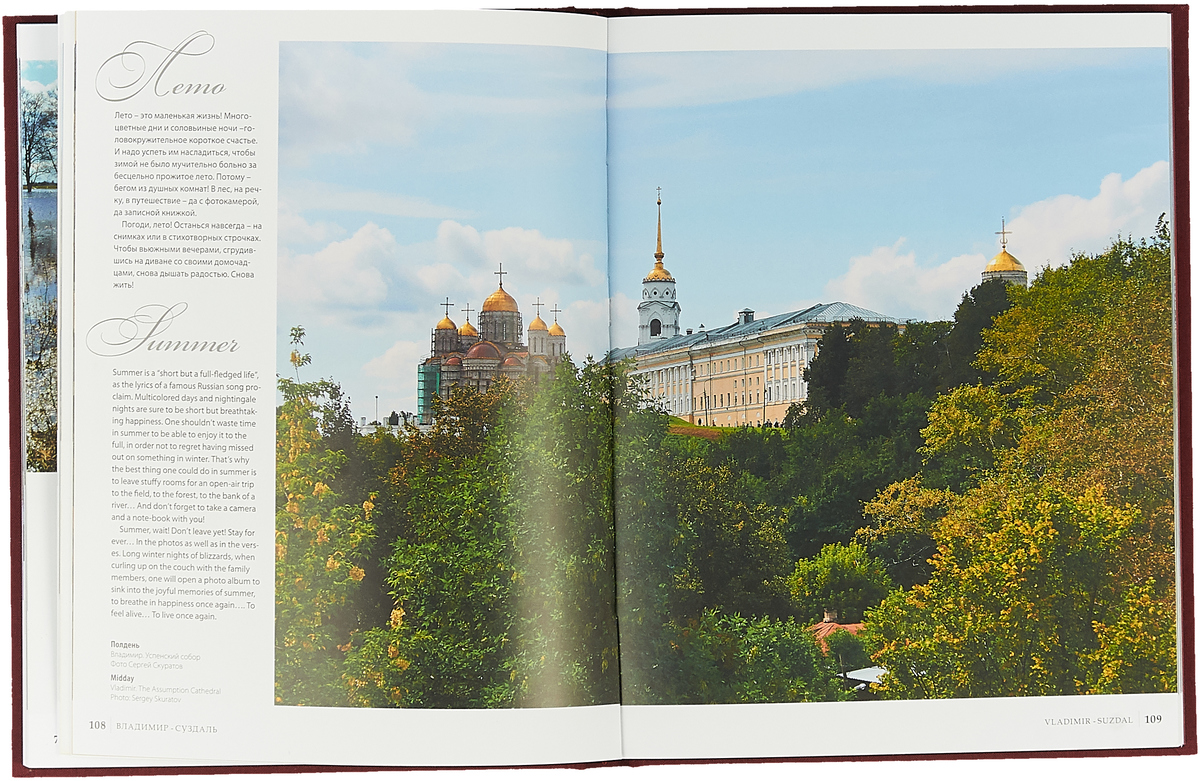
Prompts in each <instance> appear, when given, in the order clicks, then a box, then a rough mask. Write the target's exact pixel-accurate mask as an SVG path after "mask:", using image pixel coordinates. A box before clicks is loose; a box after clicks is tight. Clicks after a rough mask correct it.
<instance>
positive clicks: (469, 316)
mask: <svg viewBox="0 0 1200 781" xmlns="http://www.w3.org/2000/svg"><path fill="white" fill-rule="evenodd" d="M459 311H460V312H466V313H467V322H468V323H469V322H471V312H473V311H474V310H473V309H471V305H470V304H467V306H466V308H464V309H460V310H459Z"/></svg>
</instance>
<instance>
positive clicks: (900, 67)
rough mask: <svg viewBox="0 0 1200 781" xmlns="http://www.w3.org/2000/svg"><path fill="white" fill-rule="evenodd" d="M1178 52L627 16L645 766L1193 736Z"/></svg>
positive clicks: (616, 129)
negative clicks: (1180, 493) (1182, 550)
mask: <svg viewBox="0 0 1200 781" xmlns="http://www.w3.org/2000/svg"><path fill="white" fill-rule="evenodd" d="M1169 44H1170V27H1169V19H1168V18H1167V17H1166V16H1165V15H1153V14H1111V15H1097V16H1090V15H1078V14H1070V15H1057V14H1037V15H1029V16H1022V15H1020V14H999V15H978V14H967V15H960V16H952V15H937V16H922V15H918V14H911V15H908V14H906V15H894V16H889V15H844V16H820V15H812V14H799V15H779V16H771V15H746V16H734V17H729V16H711V17H705V16H696V17H686V16H664V17H646V18H636V17H635V18H622V19H614V20H613V21H612V22H611V24H610V37H609V52H610V57H609V173H610V179H609V181H610V185H609V187H610V194H611V195H610V246H611V248H612V249H611V257H612V262H611V265H610V273H611V282H612V288H613V333H614V338H613V341H614V345H615V347H616V348H617V349H615V350H614V357H615V358H617V359H620V360H622V361H624V363H623V364H622V365H623V367H624V373H623V374H622V375H621V376H622V377H623V378H625V380H626V383H627V387H629V388H630V389H631V392H630V395H629V396H628V397H627V398H626V399H625V400H624V402H625V403H624V404H623V405H619V406H618V412H617V458H616V464H615V469H616V474H617V499H616V502H617V512H618V516H617V539H618V592H619V596H618V608H619V616H620V622H621V643H622V687H623V688H622V702H623V706H624V707H623V728H624V739H625V744H624V745H625V751H626V756H628V757H636V758H678V757H691V758H695V757H712V758H718V757H756V756H757V757H761V756H838V755H863V754H908V753H933V752H995V751H1030V750H1064V749H1114V748H1145V747H1171V746H1179V745H1181V744H1182V741H1183V737H1184V732H1183V730H1184V712H1183V708H1184V702H1183V698H1182V696H1181V695H1180V693H1179V692H1180V691H1181V690H1182V688H1183V684H1182V681H1183V678H1182V677H1181V671H1180V670H1179V669H1178V664H1177V660H1178V659H1180V658H1181V656H1180V653H1181V652H1180V647H1181V646H1180V645H1179V643H1180V642H1181V640H1182V637H1183V633H1185V632H1188V631H1191V627H1190V624H1189V623H1186V622H1185V623H1183V624H1182V627H1181V628H1180V629H1178V630H1177V624H1178V622H1179V618H1180V613H1179V612H1178V600H1179V595H1180V588H1179V584H1180V583H1181V582H1182V581H1181V580H1180V574H1181V573H1180V572H1179V571H1178V570H1177V567H1176V554H1175V550H1176V541H1177V539H1178V524H1179V523H1180V518H1179V515H1178V513H1177V511H1176V507H1177V505H1176V467H1175V453H1176V438H1175V433H1176V432H1175V430H1174V426H1175V423H1174V392H1175V387H1176V386H1175V383H1176V374H1175V370H1174V366H1173V361H1172V355H1173V344H1174V334H1173V332H1172V323H1173V320H1172V310H1173V306H1174V304H1173V295H1172V294H1173V290H1172V285H1171V279H1172V269H1173V263H1175V262H1180V261H1179V260H1178V259H1176V258H1175V257H1174V254H1173V244H1172V240H1171V234H1172V231H1173V230H1174V229H1176V227H1177V226H1178V225H1179V223H1178V222H1176V221H1175V218H1174V215H1173V212H1172V193H1173V176H1174V175H1175V173H1174V169H1173V163H1172V157H1171V150H1172V142H1171V118H1172V117H1171V110H1172V108H1171V102H1170V101H1171V83H1170V74H1171V70H1170V68H1171V59H1170V56H1171V52H1170V49H1169ZM1115 106H1120V107H1121V108H1120V109H1118V110H1114V107H1115ZM1179 219H1181V220H1185V219H1186V217H1185V216H1181V217H1180V218H1179ZM1184 262H1186V261H1184ZM1101 291H1102V292H1101ZM1117 334H1120V336H1117ZM1151 367H1153V368H1151ZM1120 400H1124V401H1120ZM1183 479H1189V477H1188V476H1186V475H1185V476H1184V477H1183ZM1185 518H1186V515H1185Z"/></svg>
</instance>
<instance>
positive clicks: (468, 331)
mask: <svg viewBox="0 0 1200 781" xmlns="http://www.w3.org/2000/svg"><path fill="white" fill-rule="evenodd" d="M458 335H459V336H479V332H478V331H476V330H475V326H473V325H471V322H470V321H469V320H468V321H467V322H465V323H463V324H462V328H459V329H458Z"/></svg>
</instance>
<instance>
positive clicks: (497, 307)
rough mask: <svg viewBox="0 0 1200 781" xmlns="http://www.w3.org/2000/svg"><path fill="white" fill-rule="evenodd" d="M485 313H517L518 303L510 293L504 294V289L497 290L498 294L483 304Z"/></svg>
mask: <svg viewBox="0 0 1200 781" xmlns="http://www.w3.org/2000/svg"><path fill="white" fill-rule="evenodd" d="M481 311H483V312H516V311H518V310H517V302H516V300H515V299H514V298H513V297H512V296H510V295H509V294H508V293H505V292H504V288H503V287H498V288H496V292H495V293H492V294H491V295H490V296H488V297H487V300H486V301H484V302H483V309H482V310H481Z"/></svg>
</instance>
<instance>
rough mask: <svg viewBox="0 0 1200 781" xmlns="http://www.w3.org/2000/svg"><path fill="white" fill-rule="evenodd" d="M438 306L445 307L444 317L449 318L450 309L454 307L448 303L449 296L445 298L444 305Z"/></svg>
mask: <svg viewBox="0 0 1200 781" xmlns="http://www.w3.org/2000/svg"><path fill="white" fill-rule="evenodd" d="M438 306H444V307H446V317H449V316H450V307H452V306H454V304H452V303H450V296H446V301H445V303H442V304H438Z"/></svg>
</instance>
